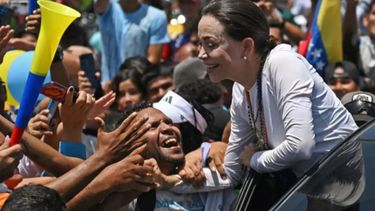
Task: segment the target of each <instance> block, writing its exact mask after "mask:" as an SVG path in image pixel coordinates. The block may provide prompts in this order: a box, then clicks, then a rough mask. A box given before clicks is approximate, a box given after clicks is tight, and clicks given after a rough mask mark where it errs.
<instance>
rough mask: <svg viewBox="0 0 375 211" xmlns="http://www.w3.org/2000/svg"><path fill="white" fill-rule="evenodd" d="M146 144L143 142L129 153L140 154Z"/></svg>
mask: <svg viewBox="0 0 375 211" xmlns="http://www.w3.org/2000/svg"><path fill="white" fill-rule="evenodd" d="M146 146H147V144H146V143H144V144H143V145H142V146H140V147H138V148H136V149H135V150H134V151H133V152H131V153H130V155H139V154H140V155H142V152H143V150H144V149H145V148H146Z"/></svg>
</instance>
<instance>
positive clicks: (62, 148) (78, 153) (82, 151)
mask: <svg viewBox="0 0 375 211" xmlns="http://www.w3.org/2000/svg"><path fill="white" fill-rule="evenodd" d="M59 152H60V153H61V154H63V155H66V156H69V157H76V158H81V159H86V147H85V145H84V144H82V143H77V142H70V141H63V140H61V141H60V143H59Z"/></svg>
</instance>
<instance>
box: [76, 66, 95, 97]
mask: <svg viewBox="0 0 375 211" xmlns="http://www.w3.org/2000/svg"><path fill="white" fill-rule="evenodd" d="M78 84H79V90H84V91H86V92H87V93H90V92H91V89H92V84H91V82H90V80H89V79H88V78H87V77H86V75H85V72H84V71H79V72H78Z"/></svg>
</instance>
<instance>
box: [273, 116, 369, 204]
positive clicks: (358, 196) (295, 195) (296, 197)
mask: <svg viewBox="0 0 375 211" xmlns="http://www.w3.org/2000/svg"><path fill="white" fill-rule="evenodd" d="M308 204H309V205H308ZM308 206H309V210H373V209H374V208H375V122H374V121H372V122H371V123H370V124H368V125H367V126H365V127H362V129H360V130H358V131H357V132H356V133H355V134H353V135H352V136H351V137H350V138H349V139H347V140H346V141H344V142H343V143H342V144H340V145H339V146H338V147H337V148H336V149H335V150H332V151H331V153H330V154H329V155H327V157H326V158H325V159H323V160H322V161H321V162H320V163H319V164H317V165H315V166H314V168H313V169H311V170H310V171H309V172H308V173H307V174H305V175H304V176H303V177H302V178H301V179H300V180H299V182H298V183H297V185H296V186H295V187H294V188H292V190H290V192H289V194H286V196H285V197H284V198H283V199H282V200H281V201H280V202H279V203H278V204H277V205H276V206H275V207H274V208H275V209H277V210H288V211H289V210H298V211H300V210H307V207H308Z"/></svg>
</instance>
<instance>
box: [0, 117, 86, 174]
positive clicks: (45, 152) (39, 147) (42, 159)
mask: <svg viewBox="0 0 375 211" xmlns="http://www.w3.org/2000/svg"><path fill="white" fill-rule="evenodd" d="M13 126H14V125H13V123H11V122H10V121H9V120H7V119H5V118H4V117H3V116H1V115H0V131H1V132H2V133H4V134H8V135H10V134H11V132H12V129H13ZM21 143H22V145H23V150H24V154H25V155H26V156H28V157H29V158H30V159H31V160H33V161H34V162H35V163H37V164H39V165H40V166H42V167H43V168H44V169H46V170H47V171H49V172H51V173H52V174H54V175H56V176H59V175H62V174H64V173H65V172H67V171H69V170H70V169H72V168H74V167H75V166H76V165H78V164H79V163H81V162H82V160H81V159H77V158H71V157H66V156H64V155H62V154H60V153H59V152H57V151H56V150H55V149H53V148H52V147H50V146H49V145H47V144H45V143H44V142H42V141H41V140H39V139H37V138H35V137H34V136H32V135H30V134H28V133H27V132H24V133H23V135H22V142H21Z"/></svg>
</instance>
